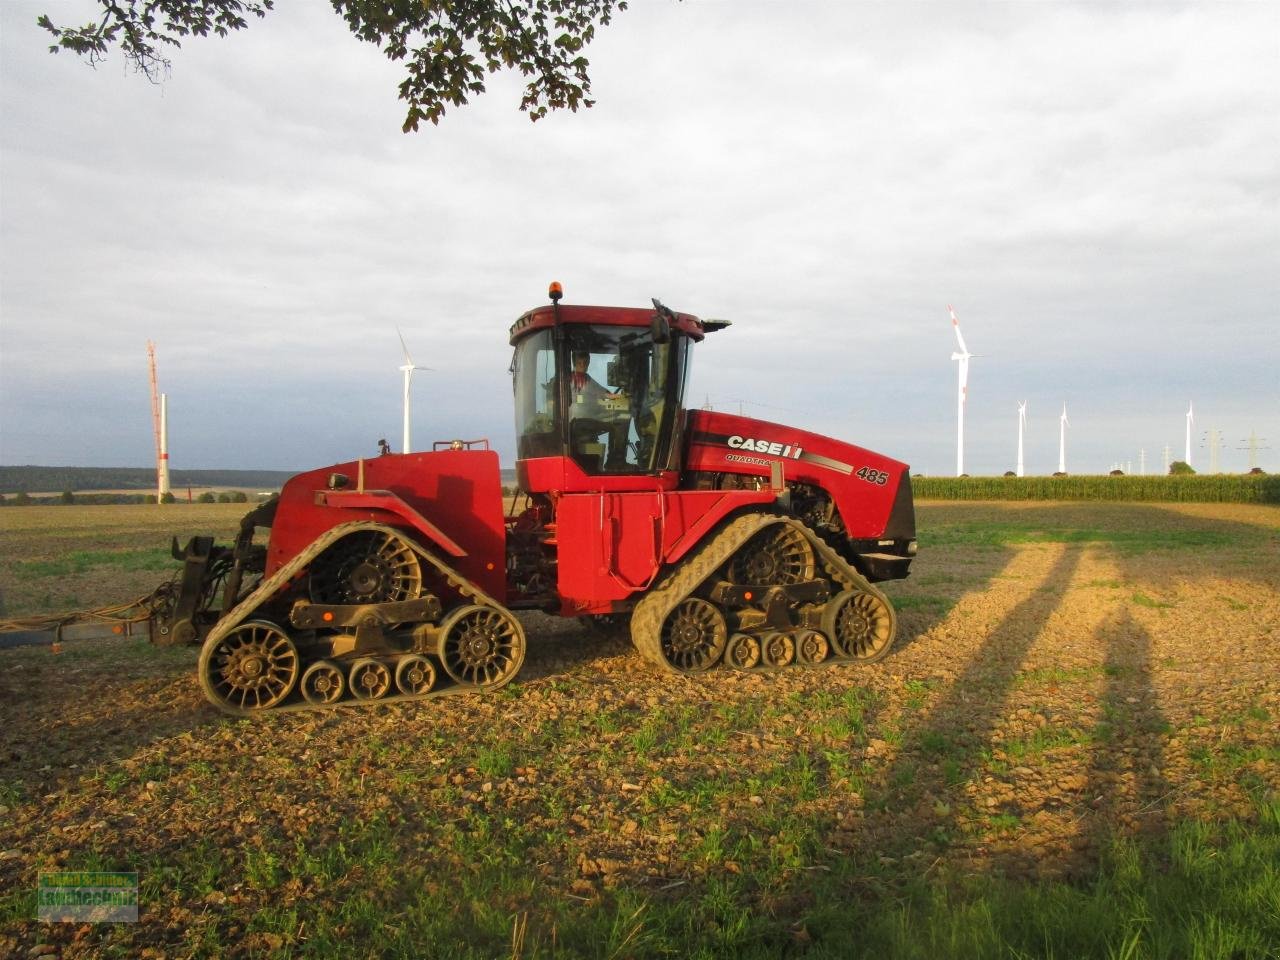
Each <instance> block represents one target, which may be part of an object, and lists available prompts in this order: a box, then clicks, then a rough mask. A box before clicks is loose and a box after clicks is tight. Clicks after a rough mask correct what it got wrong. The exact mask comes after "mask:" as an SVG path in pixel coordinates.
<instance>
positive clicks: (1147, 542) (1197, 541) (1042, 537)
mask: <svg viewBox="0 0 1280 960" xmlns="http://www.w3.org/2000/svg"><path fill="white" fill-rule="evenodd" d="M1251 539H1253V540H1257V541H1259V542H1260V541H1261V539H1262V535H1261V534H1260V533H1259V534H1257V535H1256V536H1254V537H1253V538H1251ZM1026 543H1067V544H1086V543H1087V544H1098V543H1101V544H1107V545H1109V546H1111V547H1114V548H1116V549H1118V550H1120V551H1121V552H1122V553H1128V554H1134V553H1146V552H1149V551H1152V550H1170V549H1180V550H1188V549H1204V548H1206V547H1224V548H1226V547H1233V548H1235V547H1239V546H1241V543H1240V537H1239V535H1238V534H1232V533H1228V532H1226V531H1224V530H1194V529H1192V530H1188V529H1180V530H1152V529H1147V528H1136V529H1107V530H1104V529H1100V528H1087V527H1083V528H1082V527H1076V526H1066V525H1063V526H1054V525H1049V524H1044V523H1038V522H1034V521H1021V522H1015V521H1003V522H1000V521H991V520H982V521H953V522H950V523H940V524H936V525H932V526H930V527H929V528H928V529H927V530H923V531H922V532H921V534H920V547H921V549H922V550H923V549H924V548H925V547H940V546H942V547H946V546H971V547H972V546H984V547H1005V546H1011V545H1014V544H1026ZM1108 585H1109V584H1108Z"/></svg>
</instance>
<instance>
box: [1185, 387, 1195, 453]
mask: <svg viewBox="0 0 1280 960" xmlns="http://www.w3.org/2000/svg"><path fill="white" fill-rule="evenodd" d="M1191 410H1192V404H1191V401H1190V400H1188V401H1187V455H1186V458H1185V459H1184V460H1183V463H1185V464H1186V465H1187V466H1188V467H1189V466H1191V424H1192V422H1193V421H1194V420H1195V415H1194V414H1193V413H1192V412H1191Z"/></svg>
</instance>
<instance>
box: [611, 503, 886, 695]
mask: <svg viewBox="0 0 1280 960" xmlns="http://www.w3.org/2000/svg"><path fill="white" fill-rule="evenodd" d="M773 524H786V525H787V526H790V527H794V528H795V529H797V530H799V531H800V532H801V533H802V534H803V535H804V537H805V539H807V540H808V541H809V542H810V544H812V545H813V550H814V554H815V556H816V557H817V559H818V560H819V561H820V562H821V563H822V565H823V567H824V568H825V569H824V573H825V574H826V576H828V577H830V578H831V579H832V580H834V581H836V582H837V583H839V584H840V586H841V590H858V591H861V592H864V593H869V594H871V595H872V596H874V597H876V598H878V599H879V600H880V601H881V602H883V603H884V604H885V606H887V607H888V608H889V609H890V610H892V609H893V606H892V604H890V603H889V598H888V597H886V596H885V595H884V594H883V593H882V592H881V591H880V590H878V589H877V588H876V587H874V586H872V584H871V583H870V582H869V581H868V580H867V579H866V578H865V577H863V576H862V574H860V573H858V571H857V570H855V569H854V568H853V567H852V566H850V565H849V564H848V563H847V562H846V561H845V559H844V558H843V557H841V556H840V555H839V554H838V553H836V551H835V550H834V549H833V548H832V547H831V546H830V545H829V544H828V543H827V542H826V541H825V540H823V539H822V537H820V536H819V535H818V534H817V533H815V532H814V531H813V530H811V529H810V528H809V527H807V526H805V525H804V524H803V523H801V522H800V521H799V520H797V519H796V518H795V517H789V516H786V515H784V514H776V513H748V514H745V515H743V516H740V517H738V518H737V519H735V520H732V521H730V522H729V524H728V525H727V526H725V527H723V528H722V529H721V530H720V532H719V533H717V534H716V535H715V536H714V537H712V538H711V540H710V541H708V542H707V543H706V544H704V545H703V546H702V547H700V548H699V549H698V551H697V552H696V553H694V554H693V556H691V557H689V558H687V559H685V560H684V561H683V562H682V563H681V564H680V565H679V566H678V567H676V568H675V569H674V570H672V571H671V572H670V573H669V574H667V576H666V577H664V578H663V580H662V582H661V583H660V584H659V585H658V586H657V587H656V588H654V589H653V590H651V591H649V593H647V594H646V595H645V596H644V597H642V598H641V599H640V601H639V603H637V604H636V606H635V609H634V610H633V611H632V614H631V642H632V643H633V644H634V645H635V647H636V649H637V650H638V651H639V652H640V655H641V656H643V657H644V658H645V659H646V660H648V661H650V662H651V663H654V664H656V665H658V666H660V667H662V668H663V669H664V670H667V671H669V672H671V673H680V674H682V675H683V672H682V671H679V670H676V669H675V668H674V667H672V666H671V664H669V663H667V660H666V658H665V657H664V656H663V655H662V625H663V623H665V622H666V619H667V617H668V616H670V615H671V611H673V610H674V609H675V608H676V607H677V606H679V605H680V603H682V602H683V601H684V600H685V599H687V598H688V597H689V596H690V595H691V594H692V593H693V592H694V591H695V590H697V589H698V587H699V586H701V585H702V584H703V583H704V582H705V581H706V579H707V578H708V577H710V576H711V575H712V574H713V573H714V572H715V571H716V570H718V569H719V568H720V567H721V566H723V565H724V563H725V562H726V561H728V559H729V558H730V557H732V556H733V554H734V553H735V552H736V551H737V550H738V549H739V548H741V547H742V546H743V545H744V544H745V543H746V542H747V541H748V540H750V539H751V538H752V537H753V536H755V535H756V534H757V533H759V532H760V531H761V530H763V529H765V528H766V527H768V526H771V525H773ZM835 592H839V591H835ZM893 640H894V638H893V637H890V638H889V644H888V645H892V643H893ZM833 662H834V663H850V662H856V661H855V660H854V658H852V657H840V656H838V655H837V654H836V653H835V648H834V647H832V653H831V656H830V657H828V658H827V659H826V660H824V661H823V663H833Z"/></svg>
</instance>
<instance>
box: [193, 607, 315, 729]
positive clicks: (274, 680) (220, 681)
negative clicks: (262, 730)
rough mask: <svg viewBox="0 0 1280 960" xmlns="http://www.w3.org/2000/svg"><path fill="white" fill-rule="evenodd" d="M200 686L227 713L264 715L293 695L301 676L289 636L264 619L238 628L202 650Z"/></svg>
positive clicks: (296, 652) (296, 654)
mask: <svg viewBox="0 0 1280 960" xmlns="http://www.w3.org/2000/svg"><path fill="white" fill-rule="evenodd" d="M197 669H198V672H199V675H200V686H201V687H202V688H203V689H204V692H205V696H207V697H208V698H209V699H210V700H211V701H213V702H214V703H215V704H217V705H218V706H219V707H221V708H222V709H224V710H226V711H228V712H230V713H252V712H256V711H258V710H267V709H270V708H271V707H274V706H276V705H277V704H278V703H280V702H281V701H283V700H284V699H285V698H286V697H288V696H289V694H290V693H292V692H293V688H294V685H295V684H296V683H297V682H298V674H299V673H300V672H301V662H300V660H299V657H298V649H297V647H295V646H294V644H293V641H292V640H290V639H289V635H288V634H287V633H285V632H284V630H282V629H281V628H280V627H278V626H276V625H275V624H274V623H269V622H268V621H266V620H249V621H247V622H246V623H242V624H240V625H239V626H238V627H236V628H235V629H234V630H232V631H231V632H229V633H228V634H227V635H226V636H225V637H223V638H222V639H221V640H219V641H218V642H217V643H214V644H208V643H206V644H205V646H204V648H203V649H202V650H201V651H200V663H199V666H198V668H197Z"/></svg>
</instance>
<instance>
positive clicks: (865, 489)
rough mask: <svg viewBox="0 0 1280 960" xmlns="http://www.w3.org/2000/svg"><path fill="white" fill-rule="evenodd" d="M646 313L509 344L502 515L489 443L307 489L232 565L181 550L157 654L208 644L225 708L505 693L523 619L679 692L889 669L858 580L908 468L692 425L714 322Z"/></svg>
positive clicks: (581, 310) (560, 321) (204, 671)
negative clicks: (715, 684) (783, 675)
mask: <svg viewBox="0 0 1280 960" xmlns="http://www.w3.org/2000/svg"><path fill="white" fill-rule="evenodd" d="M653 305H654V306H653V309H652V310H650V309H647V308H645V309H631V308H617V307H590V306H570V305H561V304H560V288H559V285H558V284H553V285H552V288H551V303H550V304H549V305H548V306H544V307H539V308H537V309H534V310H530V311H529V312H528V313H526V314H524V315H523V316H522V317H520V318H519V319H518V320H517V321H516V322H515V324H514V325H513V326H512V327H511V335H510V336H511V344H512V346H513V348H514V356H513V358H512V361H511V373H512V377H513V381H514V390H515V422H516V437H517V445H518V448H517V460H516V472H517V477H518V481H519V488H520V496H518V497H517V498H516V501H515V503H514V504H513V505H512V507H511V508H510V510H509V511H507V510H504V504H503V491H502V488H501V485H500V482H499V478H500V474H499V464H498V457H497V454H496V453H495V452H493V451H491V450H489V449H488V443H487V442H486V441H470V442H464V441H456V440H455V441H452V442H447V443H437V444H436V445H435V446H436V447H437V449H436V450H434V451H433V452H431V453H410V454H390V455H384V456H379V457H374V458H370V459H365V460H356V461H353V462H350V463H342V464H337V465H335V466H330V467H325V468H324V469H321V470H314V471H311V472H309V473H302V474H299V475H298V476H295V477H293V478H292V479H290V480H289V481H288V482H287V483H286V484H285V485H284V488H283V489H282V490H281V492H280V495H279V497H277V498H274V499H272V500H271V501H269V502H267V503H266V504H264V505H262V506H260V507H258V508H257V509H255V510H253V511H251V512H250V513H249V514H248V515H247V516H245V518H244V519H243V521H242V522H241V530H240V534H239V535H238V537H237V538H236V540H235V543H234V545H232V546H229V547H224V546H215V545H214V543H213V541H212V538H206V537H196V538H193V539H192V541H191V542H190V543H189V544H188V545H187V547H186V549H185V550H181V551H180V550H179V549H178V546H177V542H176V541H175V542H174V554H175V556H176V557H177V558H178V559H180V560H183V561H184V568H183V571H182V574H181V576H180V577H178V578H176V579H175V580H174V581H172V583H171V584H169V585H167V587H166V588H162V590H161V591H158V592H157V600H156V604H155V611H154V619H153V624H152V630H153V633H152V635H153V637H154V638H156V639H157V641H158V642H162V643H195V642H199V641H201V640H202V641H203V646H202V649H201V651H200V660H199V668H198V670H199V679H200V684H201V686H202V687H203V689H204V692H205V694H206V696H207V697H208V698H209V700H210V701H212V702H213V703H214V704H215V705H216V706H218V707H219V708H221V709H222V710H225V711H227V712H229V713H233V714H246V713H258V712H262V711H267V710H274V709H297V708H308V707H313V708H314V707H327V706H335V705H341V704H348V703H366V704H368V703H376V702H385V701H390V700H404V699H416V698H423V697H429V696H434V695H437V694H443V693H450V692H462V691H477V690H493V689H496V688H498V687H501V686H502V685H504V684H506V683H507V682H509V681H510V680H511V679H512V678H513V677H514V676H515V675H516V673H517V672H518V671H519V670H520V665H521V663H522V662H523V661H524V656H525V642H526V641H525V631H524V627H523V625H522V624H521V622H520V621H519V620H518V619H517V618H516V616H515V615H514V613H513V611H518V610H541V611H546V612H548V613H553V614H559V615H561V616H573V617H584V618H592V619H594V620H597V621H600V622H606V623H607V622H609V621H618V626H619V627H620V628H621V626H622V625H623V624H624V623H625V624H629V627H630V631H631V639H632V641H633V642H634V644H635V646H636V648H637V649H638V650H639V652H640V653H641V655H642V656H643V657H644V658H645V659H646V660H649V661H650V662H652V663H653V664H655V665H657V666H658V667H660V668H662V669H665V670H669V671H673V672H676V673H683V674H694V673H699V672H701V671H705V670H711V669H713V668H717V667H721V666H725V667H731V668H736V669H739V670H757V669H778V668H789V667H795V666H813V665H817V664H823V665H826V664H833V663H849V662H864V663H865V662H870V661H874V660H878V659H879V658H881V657H883V656H884V655H885V654H886V652H887V651H888V650H889V647H890V645H891V644H892V643H893V638H894V631H895V627H896V620H895V616H894V612H893V608H892V607H891V606H890V604H889V602H888V600H887V599H886V598H885V596H884V594H883V593H881V592H880V590H878V589H877V588H876V587H874V586H873V585H872V584H873V583H874V582H876V581H880V580H886V579H894V578H901V577H905V576H906V575H907V568H908V566H909V565H910V563H911V558H912V557H913V556H914V554H915V550H916V541H915V514H914V507H913V504H912V497H911V483H910V478H909V475H908V472H907V471H908V468H907V466H906V464H903V463H899V462H898V461H896V460H890V459H889V458H887V457H884V456H881V455H880V454H878V453H873V452H871V451H869V450H864V449H862V448H860V447H856V446H853V445H851V444H847V443H842V442H840V441H837V440H832V439H830V438H828V437H823V436H819V435H817V434H813V433H808V432H806V431H804V430H797V429H794V428H792V427H785V426H780V425H778V424H773V423H765V422H763V421H759V420H753V419H750V418H747V417H742V416H731V415H729V414H726V413H720V412H713V411H707V410H687V409H685V408H684V406H683V400H684V393H685V386H686V382H687V379H688V374H689V365H690V359H691V356H692V353H693V349H694V345H695V344H697V343H699V342H700V341H702V339H703V338H704V337H705V336H706V335H707V334H709V333H712V332H715V331H718V330H721V329H723V328H724V327H726V326H728V324H727V323H726V322H725V321H714V320H699V319H698V318H697V317H694V316H690V315H689V314H685V313H676V312H673V311H671V310H670V309H668V308H667V307H665V306H663V305H662V304H661V303H659V302H658V301H656V300H655V301H654V302H653ZM258 528H270V536H269V538H267V540H266V543H265V544H262V543H259V542H256V541H255V534H256V531H257V530H258Z"/></svg>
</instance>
